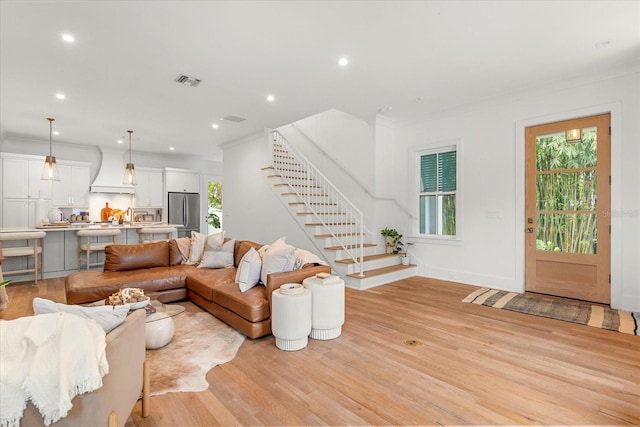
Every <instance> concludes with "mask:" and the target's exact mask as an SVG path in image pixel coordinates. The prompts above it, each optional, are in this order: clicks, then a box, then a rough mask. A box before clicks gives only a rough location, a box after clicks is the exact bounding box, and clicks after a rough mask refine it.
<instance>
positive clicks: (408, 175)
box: [394, 71, 640, 311]
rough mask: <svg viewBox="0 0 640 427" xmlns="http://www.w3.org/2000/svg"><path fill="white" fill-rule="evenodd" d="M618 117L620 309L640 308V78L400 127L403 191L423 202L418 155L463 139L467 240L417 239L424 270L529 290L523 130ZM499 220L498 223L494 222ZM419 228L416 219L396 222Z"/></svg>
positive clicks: (615, 237)
mask: <svg viewBox="0 0 640 427" xmlns="http://www.w3.org/2000/svg"><path fill="white" fill-rule="evenodd" d="M609 111H610V112H611V121H612V127H613V133H612V139H611V143H612V159H611V162H612V194H611V197H612V200H611V202H612V206H611V207H612V213H613V217H612V238H611V245H612V260H611V261H612V263H611V267H612V272H611V273H612V283H611V289H612V295H611V296H612V306H613V307H616V308H623V309H627V310H634V311H640V262H639V261H640V214H639V212H640V191H639V189H638V188H639V185H638V183H639V182H640V168H639V167H638V165H639V164H640V150H639V145H640V144H639V143H640V120H638V117H640V73H638V72H637V71H635V72H632V73H630V74H627V75H623V76H620V77H612V78H607V79H603V80H600V81H594V82H589V83H581V84H577V85H575V86H572V87H568V88H565V89H553V90H544V91H542V90H540V91H537V92H530V93H528V94H526V95H522V96H520V97H517V98H511V99H507V100H502V101H497V100H494V101H491V102H487V103H485V104H483V105H477V106H474V107H473V108H467V109H465V110H464V111H458V112H449V113H447V114H446V115H443V116H441V117H439V118H434V119H428V120H424V121H422V122H420V123H414V124H408V125H402V126H397V127H396V132H395V136H394V139H395V143H396V146H397V147H398V149H399V150H403V151H404V154H405V155H404V157H403V158H399V159H398V158H396V161H395V163H394V170H396V171H398V172H399V173H400V174H402V175H403V176H402V180H401V184H402V185H398V187H397V188H396V193H398V194H402V195H403V197H404V200H403V201H402V202H403V203H406V204H407V205H408V206H415V202H416V200H415V199H416V197H415V192H414V191H415V186H414V182H415V178H414V174H415V173H416V171H415V166H414V154H413V153H414V152H415V151H416V150H419V149H425V148H432V147H438V146H441V145H442V144H443V142H447V141H452V140H460V141H461V142H462V155H461V157H460V159H459V167H461V168H462V182H460V184H459V189H460V190H461V191H462V202H463V208H462V212H461V225H462V227H463V230H462V236H463V239H462V241H460V242H447V243H443V242H433V241H429V240H420V239H415V240H416V242H417V243H416V245H414V246H413V248H412V249H411V251H412V255H413V258H414V259H415V260H417V261H418V262H419V265H420V267H421V268H420V270H421V274H422V275H424V276H427V277H434V278H439V279H444V280H455V281H459V282H463V283H470V284H475V285H481V286H489V287H495V288H500V289H505V290H511V291H517V292H521V291H523V290H524V128H525V127H526V126H530V125H534V124H540V123H547V122H552V121H559V120H565V119H570V118H575V117H582V116H585V115H591V114H598V113H602V112H609ZM496 216H497V218H496ZM398 226H399V227H400V228H402V229H405V230H409V229H411V226H412V224H411V223H410V222H409V221H404V223H401V224H398Z"/></svg>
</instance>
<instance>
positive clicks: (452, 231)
mask: <svg viewBox="0 0 640 427" xmlns="http://www.w3.org/2000/svg"><path fill="white" fill-rule="evenodd" d="M456 154H457V152H456V150H455V147H453V148H452V147H447V148H445V149H442V150H435V151H431V152H429V153H428V154H420V159H419V162H420V163H419V164H420V193H419V196H418V197H419V206H420V216H419V218H420V229H419V231H420V234H432V235H442V236H455V235H456V190H457V158H456Z"/></svg>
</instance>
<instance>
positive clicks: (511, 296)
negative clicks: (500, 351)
mask: <svg viewBox="0 0 640 427" xmlns="http://www.w3.org/2000/svg"><path fill="white" fill-rule="evenodd" d="M462 302H468V303H472V304H480V305H485V306H487V307H493V308H502V309H505V310H511V311H517V312H518V313H526V314H533V315H535V316H542V317H548V318H551V319H557V320H564V321H565V322H572V323H579V324H582V325H588V326H593V327H596V328H602V329H608V330H611V331H617V332H623V333H625V334H632V335H640V313H631V312H628V311H622V310H614V309H611V308H609V307H605V306H602V305H594V304H590V303H588V302H584V303H582V302H578V301H576V302H574V301H566V300H559V299H553V298H546V297H544V296H540V295H528V294H519V293H515V292H506V291H498V290H495V289H489V288H481V289H478V290H477V291H475V292H472V293H471V294H470V295H468V296H467V297H466V298H465V299H463V300H462Z"/></svg>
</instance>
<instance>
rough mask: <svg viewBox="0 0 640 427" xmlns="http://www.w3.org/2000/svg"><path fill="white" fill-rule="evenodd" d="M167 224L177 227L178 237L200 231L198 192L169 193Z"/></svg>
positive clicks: (189, 235) (188, 235)
mask: <svg viewBox="0 0 640 427" xmlns="http://www.w3.org/2000/svg"><path fill="white" fill-rule="evenodd" d="M168 207H169V217H168V220H169V224H182V227H178V237H191V232H192V231H197V232H200V195H199V194H198V193H169V206H168Z"/></svg>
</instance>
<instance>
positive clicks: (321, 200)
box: [262, 131, 416, 289]
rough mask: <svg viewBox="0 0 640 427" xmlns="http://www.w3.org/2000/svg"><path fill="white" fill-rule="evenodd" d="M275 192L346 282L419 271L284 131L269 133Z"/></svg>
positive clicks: (359, 284) (365, 284) (381, 280)
mask: <svg viewBox="0 0 640 427" xmlns="http://www.w3.org/2000/svg"><path fill="white" fill-rule="evenodd" d="M268 138H269V145H270V150H271V161H272V164H271V166H267V167H264V168H262V169H263V170H264V171H265V173H267V179H269V180H271V181H272V184H273V189H274V192H275V193H276V194H277V195H278V196H279V198H280V200H281V201H282V202H283V204H285V205H286V206H287V207H288V209H289V211H290V212H291V214H292V216H293V217H294V218H295V220H296V222H297V223H298V225H299V226H300V227H301V228H302V229H303V230H304V231H305V233H307V235H309V236H310V237H311V238H312V239H311V240H312V242H313V244H314V246H315V247H316V249H317V250H318V251H319V252H321V253H322V254H323V255H324V258H325V259H326V260H327V261H328V262H329V264H330V265H331V267H332V269H333V271H334V272H335V274H337V275H339V276H340V277H342V278H343V279H345V284H346V286H348V287H350V288H355V289H368V288H371V287H374V286H378V285H382V284H385V283H389V282H393V281H395V280H400V279H404V278H406V277H411V276H414V275H415V270H416V266H415V265H402V264H401V262H400V257H399V255H392V254H386V253H384V248H382V249H380V248H379V247H378V245H377V244H376V235H374V234H372V233H371V232H370V231H368V230H367V229H366V227H365V226H364V221H363V215H362V212H361V211H360V210H359V209H358V208H357V207H356V206H354V205H353V203H351V201H349V199H347V198H346V197H345V196H344V195H343V194H342V193H341V192H340V190H338V188H337V187H336V186H335V185H333V184H332V183H331V182H330V181H329V180H328V179H327V178H326V177H325V176H324V175H322V173H321V172H320V171H319V170H317V169H316V168H315V167H314V166H313V165H312V164H311V163H310V162H309V161H308V160H307V159H306V158H305V157H304V156H303V155H302V154H300V153H299V152H297V151H296V150H295V149H294V148H293V147H292V146H291V144H289V143H288V141H287V140H286V139H285V138H284V137H283V136H282V135H281V134H280V133H279V132H278V131H269V132H268Z"/></svg>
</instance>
